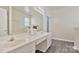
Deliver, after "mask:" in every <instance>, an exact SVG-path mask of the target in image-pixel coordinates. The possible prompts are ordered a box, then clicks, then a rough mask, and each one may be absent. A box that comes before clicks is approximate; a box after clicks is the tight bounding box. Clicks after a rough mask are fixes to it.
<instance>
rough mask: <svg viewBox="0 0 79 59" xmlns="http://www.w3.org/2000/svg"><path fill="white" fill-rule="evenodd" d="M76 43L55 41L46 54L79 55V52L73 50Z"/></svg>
mask: <svg viewBox="0 0 79 59" xmlns="http://www.w3.org/2000/svg"><path fill="white" fill-rule="evenodd" d="M73 46H74V43H73V42H67V41H60V40H54V39H53V41H52V45H51V46H50V48H49V49H48V50H47V52H46V53H79V51H77V50H74V49H73ZM36 53H43V52H41V51H38V50H37V51H36Z"/></svg>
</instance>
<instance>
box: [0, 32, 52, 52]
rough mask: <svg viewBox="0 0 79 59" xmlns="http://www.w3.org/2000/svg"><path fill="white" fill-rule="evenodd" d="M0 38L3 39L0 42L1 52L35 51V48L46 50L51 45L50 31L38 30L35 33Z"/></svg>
mask: <svg viewBox="0 0 79 59" xmlns="http://www.w3.org/2000/svg"><path fill="white" fill-rule="evenodd" d="M0 39H2V41H3V42H2V43H0V52H1V53H7V52H8V53H35V50H40V51H43V52H46V51H47V49H48V48H49V47H50V45H51V37H50V33H47V32H38V33H36V34H35V35H30V34H27V33H23V34H17V35H10V36H6V37H1V38H0ZM5 39H7V40H5ZM12 39H13V40H12Z"/></svg>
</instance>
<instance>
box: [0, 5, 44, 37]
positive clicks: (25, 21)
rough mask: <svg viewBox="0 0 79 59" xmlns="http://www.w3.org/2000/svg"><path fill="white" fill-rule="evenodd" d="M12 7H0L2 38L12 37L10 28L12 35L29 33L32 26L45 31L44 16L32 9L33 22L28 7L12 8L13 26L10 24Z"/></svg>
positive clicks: (0, 31)
mask: <svg viewBox="0 0 79 59" xmlns="http://www.w3.org/2000/svg"><path fill="white" fill-rule="evenodd" d="M9 7H10V6H0V36H5V35H10V26H11V32H12V34H20V33H25V32H28V31H29V29H30V24H31V23H32V25H33V28H34V29H37V30H38V31H41V30H43V15H42V14H41V13H39V12H38V11H36V10H35V9H34V8H33V7H31V10H30V13H31V20H30V15H29V13H28V12H29V9H28V7H27V6H11V8H12V10H11V24H10V20H9V17H10V12H9V11H10V10H9Z"/></svg>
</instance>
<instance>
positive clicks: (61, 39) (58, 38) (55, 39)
mask: <svg viewBox="0 0 79 59" xmlns="http://www.w3.org/2000/svg"><path fill="white" fill-rule="evenodd" d="M52 39H54V40H61V41H68V42H74V41H73V40H67V39H61V38H56V37H53V38H52Z"/></svg>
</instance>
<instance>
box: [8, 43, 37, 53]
mask: <svg viewBox="0 0 79 59" xmlns="http://www.w3.org/2000/svg"><path fill="white" fill-rule="evenodd" d="M9 53H35V43H34V42H32V43H29V44H26V45H24V46H22V47H19V48H17V49H15V50H12V51H10V52H9Z"/></svg>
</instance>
